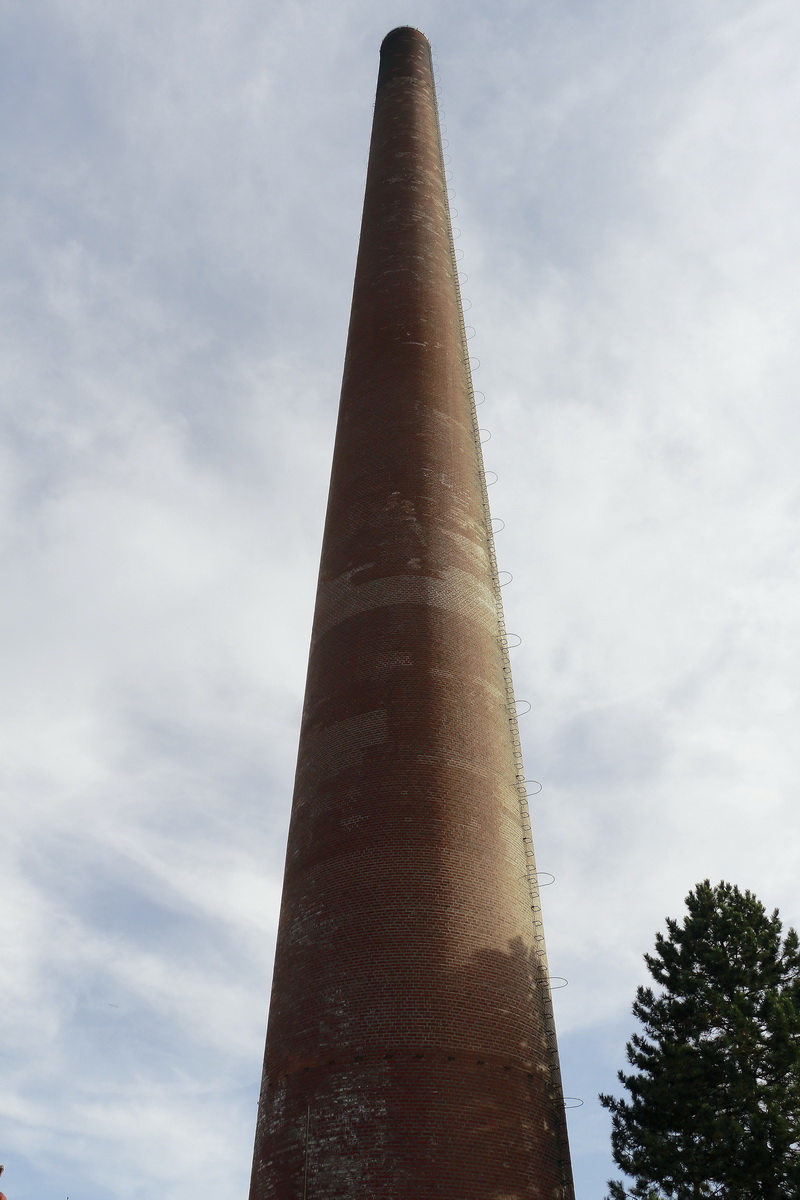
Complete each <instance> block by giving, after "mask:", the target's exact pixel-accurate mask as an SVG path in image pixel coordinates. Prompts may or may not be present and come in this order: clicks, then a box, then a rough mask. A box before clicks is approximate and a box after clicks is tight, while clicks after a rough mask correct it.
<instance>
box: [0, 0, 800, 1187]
mask: <svg viewBox="0 0 800 1200" xmlns="http://www.w3.org/2000/svg"><path fill="white" fill-rule="evenodd" d="M407 22H411V23H413V24H416V25H419V26H420V27H422V28H423V29H425V30H426V32H428V34H429V35H430V36H431V38H432V40H433V41H434V43H435V45H436V46H437V50H438V59H439V66H440V72H441V75H442V95H443V105H444V107H445V109H446V110H447V117H446V121H447V126H448V133H447V138H448V140H449V148H448V153H449V154H450V156H451V158H452V163H451V168H450V169H451V170H452V171H453V173H454V187H455V190H456V193H457V195H456V200H455V207H456V208H457V209H458V210H459V216H458V218H457V220H456V222H455V223H456V225H457V226H458V227H459V228H460V230H461V238H460V241H459V245H460V246H462V247H463V249H464V262H463V270H464V273H465V274H466V275H468V276H469V278H468V281H467V282H465V284H464V291H465V294H466V295H467V296H468V297H469V299H470V301H471V302H472V309H471V310H470V317H469V320H470V322H471V324H472V325H474V327H475V329H476V336H475V340H474V342H473V343H472V345H473V347H474V351H475V354H476V356H477V357H479V358H480V360H481V366H480V369H479V371H478V372H477V375H476V386H478V387H479V388H481V389H482V390H483V391H484V392H485V393H486V397H487V399H486V404H485V406H484V407H483V409H482V410H481V423H482V424H483V425H486V426H488V427H489V428H491V430H492V433H493V437H492V440H491V442H489V443H488V444H487V446H486V447H485V451H486V458H487V465H488V467H490V468H491V469H492V470H495V471H497V473H498V475H499V480H498V483H497V484H496V485H495V486H494V487H493V488H492V489H491V500H492V505H493V511H494V512H495V513H496V515H498V516H501V517H503V518H504V519H505V521H506V529H505V531H504V532H503V533H501V534H499V535H498V553H499V556H500V565H501V567H504V568H509V569H510V570H511V571H512V572H513V574H514V582H513V584H512V585H511V586H510V587H508V588H505V589H504V595H505V597H506V598H507V606H508V607H507V619H508V625H509V628H511V629H514V630H516V631H518V632H519V633H520V634H521V635H522V636H523V638H524V642H523V645H522V647H521V648H520V649H519V650H517V651H516V652H515V656H514V668H515V674H516V680H517V691H518V695H519V696H520V697H523V696H524V697H526V698H527V699H529V700H530V701H531V703H532V712H531V714H530V716H529V717H527V718H523V737H524V739H525V748H526V754H527V769H528V774H529V775H531V776H533V777H536V778H539V779H541V780H542V782H543V784H544V789H543V792H542V794H541V796H540V797H539V798H538V799H537V800H536V801H535V803H534V821H535V832H536V837H537V849H538V854H539V861H540V866H541V867H542V868H543V869H544V870H550V871H552V872H553V873H554V874H556V876H557V882H556V885H555V886H554V887H552V888H550V889H548V891H547V892H546V894H545V904H546V908H545V918H546V922H547V933H548V943H549V953H550V959H551V963H552V968H553V971H554V973H557V974H561V975H565V976H568V977H569V979H570V986H569V988H567V989H565V990H564V991H562V992H560V993H558V994H557V996H556V1000H557V1002H558V1017H559V1023H560V1028H561V1030H562V1053H563V1058H564V1074H565V1081H566V1085H567V1091H568V1092H570V1093H571V1094H574V1093H576V1092H577V1094H579V1095H580V1094H583V1097H584V1099H585V1100H586V1102H587V1103H586V1105H585V1107H584V1109H582V1110H576V1112H575V1113H573V1114H572V1130H573V1134H572V1136H573V1148H574V1153H575V1157H576V1163H577V1174H578V1179H579V1181H580V1185H581V1188H582V1189H584V1190H585V1191H586V1193H587V1194H590V1192H591V1194H597V1193H598V1189H600V1188H601V1187H602V1183H603V1181H604V1179H605V1178H606V1177H607V1175H608V1174H609V1172H610V1170H611V1167H610V1163H609V1159H608V1151H607V1143H606V1142H605V1140H604V1139H605V1133H604V1130H605V1128H606V1125H605V1123H604V1122H605V1118H604V1116H602V1115H601V1114H599V1113H598V1112H597V1111H596V1109H594V1108H593V1098H594V1093H595V1092H596V1091H598V1090H600V1088H601V1087H602V1088H609V1087H613V1073H614V1070H615V1068H616V1067H617V1066H618V1065H620V1063H621V1061H622V1045H623V1042H624V1039H625V1037H626V1036H627V1035H628V1032H629V1029H630V1024H629V1022H630V1018H628V1016H627V1008H628V1005H629V1003H630V1001H631V999H632V996H633V989H634V987H635V984H636V983H637V982H639V981H640V980H641V979H642V972H643V967H642V962H641V955H642V953H643V952H644V951H645V950H647V949H649V948H650V946H651V945H652V941H653V936H654V933H655V930H656V929H657V928H659V927H660V926H661V925H662V923H663V919H664V917H665V916H666V915H667V914H673V915H677V914H678V912H679V911H680V906H681V903H682V898H683V896H684V895H685V894H686V892H687V891H688V889H689V888H690V887H691V886H692V885H693V884H694V883H695V882H696V881H697V880H698V879H700V878H703V877H705V876H710V877H711V878H712V879H714V880H716V879H717V878H721V877H726V878H730V879H732V880H733V881H735V882H737V883H738V884H739V885H740V886H743V887H751V888H753V889H754V890H755V891H756V892H757V893H758V894H759V896H760V897H761V899H762V900H763V901H764V903H765V904H766V905H767V906H768V907H772V906H773V905H776V904H777V905H780V906H781V908H782V911H783V912H784V915H785V916H786V918H787V920H794V921H795V922H796V920H797V913H796V896H795V887H794V880H795V876H796V864H795V862H794V855H793V845H794V844H795V841H796V838H794V837H793V836H792V834H793V833H795V832H796V831H797V824H798V818H797V815H796V805H795V803H794V780H795V778H796V775H797V751H796V749H795V747H796V742H797V738H796V733H795V729H796V708H797V693H798V682H800V662H799V661H798V651H797V646H798V628H797V615H796V610H797V604H796V599H795V597H796V593H797V573H798V554H797V549H796V547H797V532H798V529H797V527H798V490H797V485H796V468H795V462H794V460H795V457H796V452H795V447H796V444H797V434H798V417H797V408H796V392H797V380H798V354H797V350H796V348H795V345H796V337H795V336H794V329H795V328H796V325H797V323H798V322H797V317H798V313H797V300H796V284H795V280H796V275H797V266H798V264H797V253H798V247H797V232H796V222H795V219H794V209H795V206H796V199H795V198H796V194H797V184H798V180H797V171H798V168H797V164H796V161H795V156H794V155H793V153H792V152H791V150H790V147H793V144H794V129H795V127H796V124H797V107H798V103H800V89H798V85H797V82H796V79H795V73H794V71H793V68H792V63H791V60H790V47H791V46H792V44H793V42H792V37H791V34H792V31H794V30H795V28H796V25H797V22H798V16H797V14H796V13H795V12H794V10H793V9H790V7H789V6H788V4H787V3H786V2H785V0H770V2H768V3H765V4H761V5H759V6H757V7H755V6H753V5H751V4H749V3H746V2H744V0H743V2H741V3H737V4H733V5H730V4H728V5H726V6H725V7H724V9H723V8H721V7H720V6H719V5H717V4H716V3H714V2H712V0H703V2H702V3H693V4H691V5H689V4H687V3H683V4H678V5H677V6H675V5H673V6H671V7H670V8H669V9H660V10H656V9H655V8H654V7H653V6H642V5H638V4H637V5H634V4H631V3H625V2H623V0H620V2H618V3H613V4H610V5H609V4H603V5H599V4H592V3H572V4H567V5H563V4H544V5H539V6H536V8H535V9H531V8H530V6H528V5H523V4H521V3H517V2H515V0H500V2H499V3H498V4H496V5H495V6H494V8H493V9H492V11H491V14H490V13H489V12H488V10H484V9H482V8H480V7H478V6H470V5H467V6H466V7H465V6H464V5H458V6H457V5H455V4H452V3H444V4H441V3H437V4H436V5H435V6H434V5H432V4H430V3H427V2H426V3H417V4H412V6H411V11H404V12H401V11H400V10H399V6H395V5H394V4H388V3H387V4H382V5H378V6H375V5H367V4H365V3H364V2H363V0H348V2H347V3H344V4H341V5H337V6H334V7H331V6H327V7H323V6H322V5H321V4H319V3H315V2H314V0H307V2H306V3H304V4H298V3H291V2H290V0H281V3H278V4H276V5H273V6H272V7H269V8H266V9H265V8H264V7H263V6H257V5H254V4H253V3H252V2H251V0H235V2H234V3H232V4H229V5H227V6H226V7H225V9H224V10H222V9H220V8H219V6H215V5H212V4H210V3H201V4H199V5H198V4H197V3H192V4H189V3H186V2H183V0H167V3H165V4H163V3H162V4H161V5H155V4H153V3H152V0H137V2H136V3H133V4H129V5H126V6H125V7H124V9H119V8H114V9H111V8H109V6H107V5H104V4H99V3H96V2H92V0H80V2H78V3H75V2H73V3H70V4H69V5H67V4H65V3H61V2H55V0H53V2H52V3H49V2H46V0H35V2H34V3H31V4H28V5H26V6H25V8H24V9H18V10H16V11H15V12H13V13H10V14H7V38H6V46H7V54H8V55H9V64H8V71H7V72H6V74H5V82H4V85H3V86H4V91H5V97H6V99H7V100H8V101H9V105H10V108H9V111H10V112H12V114H13V117H12V121H11V123H10V133H9V137H8V140H7V152H8V156H9V162H10V166H11V169H10V171H9V172H8V173H7V180H9V181H10V184H9V187H8V190H7V192H6V194H5V195H4V198H3V205H4V208H3V211H4V263H5V268H6V269H5V271H4V282H3V284H2V300H3V306H4V313H5V314H6V317H7V319H6V321H5V329H6V335H5V338H4V344H3V352H2V355H0V381H1V382H2V394H3V396H4V397H5V399H4V401H3V409H2V418H1V419H2V429H3V438H2V444H1V445H0V457H1V462H0V467H2V469H1V470H0V480H2V482H0V489H1V492H0V501H1V505H0V538H2V547H3V558H4V564H5V565H4V585H3V603H2V606H1V608H2V613H1V615H0V622H1V628H2V634H3V661H4V667H5V670H4V674H3V680H2V684H0V709H1V710H2V727H3V739H4V749H3V756H2V780H3V787H4V795H5V800H4V810H3V833H4V836H3V839H2V842H0V857H1V858H2V868H0V869H2V872H3V880H4V894H5V896H6V904H5V905H4V906H3V910H2V914H1V915H0V921H2V924H3V930H2V934H3V939H4V980H5V982H4V1000H5V1003H4V1005H3V1013H2V1015H0V1030H1V1031H2V1038H3V1043H4V1046H5V1047H6V1049H7V1052H8V1060H9V1068H8V1083H7V1087H6V1088H5V1089H4V1096H3V1099H2V1102H1V1103H2V1116H3V1123H4V1137H5V1141H6V1150H5V1151H4V1155H5V1160H6V1163H7V1168H8V1175H7V1178H8V1180H9V1184H8V1189H9V1192H11V1188H12V1182H13V1189H14V1190H13V1193H12V1194H13V1195H14V1197H15V1198H16V1200H25V1197H26V1196H28V1197H34V1196H36V1197H38V1196H41V1195H43V1194H45V1193H50V1192H52V1193H53V1194H56V1195H57V1194H60V1193H59V1190H58V1189H59V1188H60V1189H61V1192H63V1194H64V1195H66V1194H70V1195H73V1196H77V1195H78V1194H80V1195H81V1196H82V1197H83V1200H95V1198H97V1200H99V1198H100V1197H101V1196H102V1197H106V1196H108V1195H114V1196H119V1197H121V1200H128V1198H134V1197H139V1196H143V1195H144V1194H145V1193H147V1194H151V1193H152V1192H153V1191H158V1193H159V1194H160V1195H162V1196H164V1197H166V1198H167V1200H183V1198H184V1197H189V1196H190V1195H195V1194H196V1193H197V1192H198V1191H199V1190H201V1189H206V1190H213V1189H214V1188H216V1190H218V1191H220V1192H223V1193H224V1194H225V1195H244V1194H245V1192H246V1186H247V1182H246V1181H247V1175H248V1171H249V1159H250V1153H251V1141H252V1126H253V1120H254V1115H255V1099H256V1094H257V1087H258V1076H259V1068H260V1054H261V1039H262V1034H263V1022H264V1017H265V1014H266V1005H267V993H268V975H269V970H270V963H271V955H272V948H273V939H274V926H275V921H276V918H277V904H278V895H279V890H280V879H281V872H282V860H283V846H284V838H285V828H286V823H287V820H288V798H289V794H290V791H291V776H292V771H293V765H294V764H293V759H294V753H295V744H296V733H297V726H298V722H299V713H300V705H301V701H302V687H303V677H304V670H305V655H306V651H307V646H308V638H309V632H310V620H311V610H312V604H313V591H314V583H315V575H316V569H317V562H318V553H319V540H320V537H321V530H322V520H323V514H324V504H325V495H326V489H327V472H328V467H329V462H330V453H331V443H332V434H333V427H334V422H335V405H336V397H337V393H338V387H339V373H340V370H341V361H342V356H343V348H344V337H345V332H346V325H347V312H348V306H349V299H350V288H351V286H352V274H353V266H354V259H355V249H356V240H357V233H358V221H359V216H360V208H361V199H362V195H361V192H362V188H363V179H364V170H365V164H366V152H367V141H368V135H369V120H370V112H371V101H372V92H373V88H374V78H375V70H376V61H377V47H378V44H379V42H380V39H381V37H382V36H383V34H384V33H385V32H386V31H387V30H388V29H389V28H391V27H392V25H394V24H399V23H407ZM65 1185H66V1186H65Z"/></svg>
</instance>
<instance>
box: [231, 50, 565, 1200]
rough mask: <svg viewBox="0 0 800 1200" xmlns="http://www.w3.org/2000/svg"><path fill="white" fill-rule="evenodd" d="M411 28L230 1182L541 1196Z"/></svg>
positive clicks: (433, 133) (360, 278) (504, 790)
mask: <svg viewBox="0 0 800 1200" xmlns="http://www.w3.org/2000/svg"><path fill="white" fill-rule="evenodd" d="M459 303H460V302H459V297H458V289H457V285H456V281H455V279H454V273H453V265H452V254H451V248H450V230H449V213H448V209H447V201H446V192H445V185H444V180H443V171H442V165H441V152H440V147H439V137H438V127H437V117H436V109H435V101H434V94H433V82H432V78H431V69H430V52H429V47H428V44H427V42H426V41H425V39H424V38H423V37H422V35H421V34H419V33H417V32H416V31H414V30H396V31H395V32H394V33H393V34H390V35H389V37H388V38H387V39H386V41H385V42H384V45H383V47H382V51H381V69H380V75H379V81H378V94H377V101H376V109H375V119H374V126H373V136H372V144H371V149H370V160H369V172H368V178H367V188H366V199H365V207H364V220H363V227H362V233H361V242H360V247H359V255H358V264H357V269H356V279H355V287H354V296H353V309H352V316H351V324H350V334H349V340H348V347H347V355H346V361H345V371H344V382H343V387H342V398H341V407H340V416H339V425H338V429H337V437H336V449H335V455H334V465H333V475H332V480H331V490H330V498H329V507H328V516H327V523H326V528H325V536H324V544H323V552H322V564H321V569H320V580H319V593H318V599H317V609H316V615H315V621H314V631H313V637H312V649H311V658H310V663H309V672H308V683H307V691H306V702H305V708H304V713H303V722H302V730H301V737H300V749H299V755H298V766H297V779H296V786H295V795H294V807H293V814H292V821H291V828H290V833H289V846H288V852H287V860H286V877H285V887H284V896H283V904H282V910H281V917H280V928H279V934H278V948H277V956H276V962H275V975H274V982H273V991H272V1002H271V1008H270V1018H269V1028H268V1035H267V1049H266V1057H265V1067H264V1081H263V1091H262V1098H261V1103H260V1106H259V1117H258V1130H257V1137H256V1152H255V1160H254V1168H253V1183H252V1190H251V1200H338V1198H340V1197H341V1198H344V1197H348V1198H351V1200H355V1198H356V1197H359V1198H363V1200H370V1198H372V1197H376V1198H378V1197H381V1198H386V1200H427V1198H428V1197H434V1196H435V1197H443V1196H446V1197H450V1198H451V1200H567V1198H568V1197H569V1196H570V1195H571V1190H570V1184H569V1165H568V1163H567V1162H565V1161H564V1160H565V1156H566V1143H565V1141H564V1138H563V1109H562V1107H561V1102H560V1094H559V1090H558V1084H557V1080H555V1079H554V1076H553V1069H552V1068H553V1060H552V1055H551V1051H550V1046H549V1043H548V1040H547V1035H546V1019H547V1003H546V999H547V983H548V981H547V979H546V977H545V974H544V968H543V966H542V961H541V959H540V957H539V956H538V955H537V953H536V951H535V947H534V930H533V924H532V918H531V897H530V895H529V889H528V881H527V877H526V861H525V856H524V847H523V841H522V836H523V831H522V829H521V820H520V808H519V799H518V794H517V786H516V775H515V768H514V762H513V758H512V737H511V727H510V724H509V712H508V699H507V693H506V689H505V684H504V678H503V658H502V654H501V650H500V645H499V634H500V631H499V627H498V619H497V607H496V599H495V589H494V587H493V582H492V575H491V569H490V558H489V554H488V546H487V532H486V526H485V513H484V508H483V499H482V490H481V486H480V472H481V470H482V466H481V460H480V453H479V449H478V447H477V446H476V442H475V436H474V429H473V422H472V413H471V407H470V399H469V396H470V393H469V383H468V377H467V374H466V371H467V367H466V365H465V362H464V350H463V344H462V336H461V317H460V307H459Z"/></svg>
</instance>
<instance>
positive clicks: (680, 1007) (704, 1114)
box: [600, 880, 800, 1200]
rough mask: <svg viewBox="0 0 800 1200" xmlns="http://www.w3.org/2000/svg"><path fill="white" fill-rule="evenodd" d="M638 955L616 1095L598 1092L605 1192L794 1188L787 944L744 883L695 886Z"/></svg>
mask: <svg viewBox="0 0 800 1200" xmlns="http://www.w3.org/2000/svg"><path fill="white" fill-rule="evenodd" d="M686 907H687V909H688V915H687V916H685V917H684V919H683V923H682V924H679V922H678V921H674V920H669V919H668V920H667V935H666V937H665V936H663V935H662V934H660V933H659V934H657V935H656V948H655V953H654V954H652V955H651V954H646V955H645V961H646V963H647V966H648V968H649V970H650V974H651V975H652V977H653V979H654V980H655V982H656V983H657V984H658V985H659V986H660V990H659V991H658V992H657V993H656V992H654V991H653V989H652V988H649V987H640V988H639V989H638V990H637V993H636V1002H635V1004H634V1005H633V1013H634V1016H635V1017H637V1018H638V1019H639V1021H640V1022H641V1024H642V1027H643V1032H642V1033H636V1034H634V1035H633V1037H632V1038H631V1040H630V1041H629V1042H628V1045H627V1054H628V1062H629V1063H630V1064H631V1066H632V1067H633V1068H634V1071H633V1073H632V1074H630V1075H627V1074H625V1072H623V1071H620V1072H619V1080H620V1082H621V1083H622V1084H623V1086H624V1087H625V1089H626V1090H627V1092H628V1094H629V1099H622V1100H617V1099H616V1098H615V1097H614V1096H601V1097H600V1102H601V1104H603V1106H604V1107H605V1108H607V1109H609V1110H610V1112H611V1114H612V1132H611V1147H612V1151H613V1155H614V1161H615V1162H616V1164H617V1166H618V1167H620V1168H621V1170H622V1171H624V1172H625V1174H626V1175H628V1176H630V1177H631V1178H632V1179H633V1181H634V1182H633V1184H632V1186H629V1187H626V1186H624V1185H623V1184H622V1183H619V1182H613V1181H610V1182H609V1197H610V1198H611V1200H625V1198H626V1197H636V1200H706V1198H707V1197H721V1198H722V1200H789V1198H795V1200H797V1198H800V949H798V938H797V934H796V933H795V931H794V930H793V929H789V930H788V932H787V933H786V936H785V937H782V930H781V923H780V920H779V918H778V912H777V909H776V910H775V912H773V914H772V915H771V916H768V915H767V912H766V910H765V908H764V906H763V905H762V904H760V903H759V901H758V900H757V899H756V898H755V896H754V895H753V894H752V893H751V892H740V891H739V889H738V888H737V887H734V886H733V885H732V884H730V883H720V884H718V885H717V886H716V887H712V886H711V884H710V883H709V881H708V880H706V881H705V882H704V883H700V884H698V885H697V887H696V888H695V889H694V890H693V891H691V892H690V893H689V895H688V896H687V897H686Z"/></svg>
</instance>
